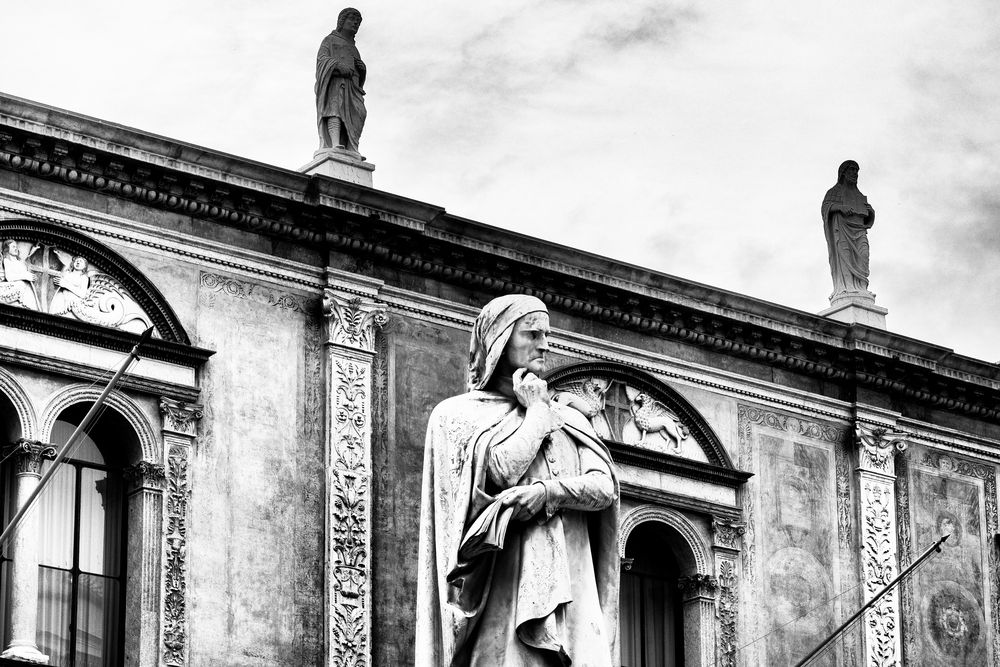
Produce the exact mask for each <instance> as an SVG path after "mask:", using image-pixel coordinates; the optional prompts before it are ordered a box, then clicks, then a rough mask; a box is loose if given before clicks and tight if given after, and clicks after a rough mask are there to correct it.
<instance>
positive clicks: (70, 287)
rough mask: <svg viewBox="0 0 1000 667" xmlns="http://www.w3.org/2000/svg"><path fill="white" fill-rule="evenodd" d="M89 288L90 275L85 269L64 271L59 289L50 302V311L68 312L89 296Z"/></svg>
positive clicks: (57, 312) (58, 313)
mask: <svg viewBox="0 0 1000 667" xmlns="http://www.w3.org/2000/svg"><path fill="white" fill-rule="evenodd" d="M89 288H90V276H88V275H87V274H86V273H84V272H83V271H63V273H62V276H61V277H60V278H59V289H58V290H56V293H55V296H53V297H52V303H50V304H49V312H50V313H52V314H53V315H62V314H64V313H68V312H69V311H70V309H71V308H72V307H73V306H74V305H76V304H77V303H80V302H81V301H83V300H84V299H86V298H87V290H88V289H89Z"/></svg>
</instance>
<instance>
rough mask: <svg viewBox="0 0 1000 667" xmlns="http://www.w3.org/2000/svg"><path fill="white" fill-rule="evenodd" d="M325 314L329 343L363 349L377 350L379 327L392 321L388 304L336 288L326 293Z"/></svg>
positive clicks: (324, 294)
mask: <svg viewBox="0 0 1000 667" xmlns="http://www.w3.org/2000/svg"><path fill="white" fill-rule="evenodd" d="M323 315H324V316H325V317H326V324H327V342H328V343H331V344H334V345H341V346H343V347H348V348H352V349H355V350H361V351H363V352H374V351H375V328H376V327H378V328H382V327H383V326H385V324H386V323H387V322H388V315H386V308H385V305H384V304H379V303H375V302H373V301H368V300H365V299H362V298H360V297H348V296H343V295H341V294H338V293H337V292H335V291H334V290H332V289H328V290H326V291H325V292H324V293H323Z"/></svg>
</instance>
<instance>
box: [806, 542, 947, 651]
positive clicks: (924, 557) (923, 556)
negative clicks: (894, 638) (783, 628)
mask: <svg viewBox="0 0 1000 667" xmlns="http://www.w3.org/2000/svg"><path fill="white" fill-rule="evenodd" d="M949 536H950V533H949V535H942V536H941V539H939V540H938V541H937V542H935V543H934V544H932V545H931V546H929V547H928V548H927V551H925V552H924V553H922V554H920V557H919V558H917V560H915V561H913V562H912V563H910V564H909V566H907V567H906V569H904V570H903V571H902V572H900V573H899V574H898V575H897V576H896V578H895V579H893V580H892V581H890V582H889V583H888V584H886V585H885V587H884V588H882V590H880V591H879V592H878V593H876V594H875V597H873V598H872V599H871V600H869V601H868V602H866V603H865V604H863V605H862V606H861V609H858V610H857V611H856V612H855V613H854V615H853V616H851V617H850V618H849V619H847V620H846V621H844V622H843V623H842V624H841V625H840V627H839V628H837V629H836V630H834V631H833V633H832V634H831V635H830V636H829V637H827V638H826V639H824V640H823V643H822V644H820V645H819V646H817V647H816V648H814V649H813V651H812V653H810V654H809V655H807V656H806V657H804V658H802V660H800V661H799V662H797V663H796V664H795V667H802V666H803V665H805V664H806V663H807V662H809V661H810V660H812V659H813V658H814V657H816V655H818V654H819V653H820V652H822V651H823V649H825V648H826V647H827V646H829V645H830V643H831V642H832V641H833V640H834V639H836V638H837V636H838V635H839V634H840V633H841V632H843V631H844V630H846V629H847V626H849V625H850V624H851V623H853V622H854V621H856V620H857V619H858V617H859V616H861V614H863V613H865V612H866V611H867V610H868V609H869V608H870V607H871V606H872V605H873V604H875V603H876V602H878V601H879V600H880V599H881V598H882V596H883V595H885V594H886V593H888V592H889V589H890V588H892V587H893V586H895V585H896V582H898V581H899V580H900V579H902V578H903V577H905V576H906V575H907V574H909V573H910V571H911V570H913V569H914V568H915V567H917V566H918V565H920V564H921V563H922V562H924V561H925V560H927V559H928V558H929V557H930V555H931V554H932V553H934V552H935V551H941V545H942V544H944V543H945V540H947V539H948V537H949Z"/></svg>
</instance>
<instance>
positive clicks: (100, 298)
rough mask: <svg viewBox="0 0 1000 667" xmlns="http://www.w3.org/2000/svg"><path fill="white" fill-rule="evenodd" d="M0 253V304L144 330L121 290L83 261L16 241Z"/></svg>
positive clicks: (144, 319) (1, 245) (141, 316)
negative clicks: (0, 259)
mask: <svg viewBox="0 0 1000 667" xmlns="http://www.w3.org/2000/svg"><path fill="white" fill-rule="evenodd" d="M0 249H2V263H0V268H2V271H0V303H6V304H11V305H14V306H20V307H21V308H27V309H29V310H38V311H43V312H48V313H51V314H53V315H61V316H63V317H71V318H74V319H78V320H81V321H83V322H90V323H92V324H99V325H102V326H106V327H115V328H119V329H125V330H127V331H133V332H136V333H138V332H141V331H143V330H145V329H146V328H147V327H149V326H150V319H149V317H148V316H147V315H146V314H145V313H144V312H143V311H142V309H141V308H140V307H139V305H138V304H137V303H136V302H135V300H134V299H133V298H132V297H131V296H129V294H128V292H127V291H126V290H125V288H124V287H122V285H121V284H120V283H119V282H118V281H117V280H115V278H113V277H112V276H110V275H108V274H106V273H102V272H100V271H98V270H95V268H94V267H93V266H92V265H91V263H90V261H89V260H88V259H87V258H86V257H84V256H82V255H78V254H73V253H70V252H67V251H65V250H63V249H61V248H58V247H56V246H52V245H46V244H42V243H32V242H30V241H22V240H19V239H4V240H3V241H2V242H0Z"/></svg>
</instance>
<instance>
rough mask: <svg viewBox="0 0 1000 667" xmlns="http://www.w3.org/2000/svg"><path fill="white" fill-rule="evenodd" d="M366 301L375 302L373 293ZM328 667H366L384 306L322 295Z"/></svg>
mask: <svg viewBox="0 0 1000 667" xmlns="http://www.w3.org/2000/svg"><path fill="white" fill-rule="evenodd" d="M372 292H373V293H372V294H371V296H374V290H373V291H372ZM323 314H324V316H325V319H326V340H325V343H324V347H325V355H324V357H325V359H326V396H327V415H326V554H325V557H326V565H325V574H326V579H325V580H326V605H325V606H326V628H327V636H326V646H327V656H326V664H327V665H328V666H329V667H368V665H370V664H371V655H372V636H371V634H372V631H371V625H372V618H371V579H372V576H371V574H372V573H371V542H372V535H371V474H372V470H371V467H372V458H371V449H372V426H371V407H372V397H371V392H372V364H373V361H374V358H375V327H382V326H384V325H385V323H386V321H387V318H386V313H385V307H384V306H381V305H379V304H377V303H375V302H374V300H372V299H371V298H364V299H363V298H360V297H358V296H349V295H347V294H345V293H344V292H341V291H339V290H334V289H327V290H326V292H325V294H324V297H323Z"/></svg>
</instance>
